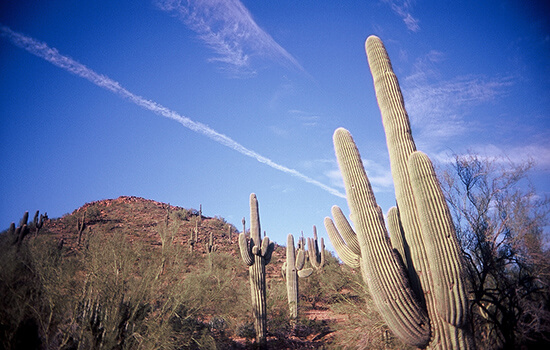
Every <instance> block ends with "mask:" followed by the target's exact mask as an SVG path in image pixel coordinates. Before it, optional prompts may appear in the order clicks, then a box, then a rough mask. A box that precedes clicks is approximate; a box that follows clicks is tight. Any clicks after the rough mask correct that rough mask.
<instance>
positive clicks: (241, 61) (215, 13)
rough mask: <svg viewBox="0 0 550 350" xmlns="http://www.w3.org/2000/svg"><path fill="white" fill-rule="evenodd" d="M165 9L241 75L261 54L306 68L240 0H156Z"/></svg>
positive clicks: (249, 70)
mask: <svg viewBox="0 0 550 350" xmlns="http://www.w3.org/2000/svg"><path fill="white" fill-rule="evenodd" d="M155 2H156V5H157V6H158V8H159V9H161V10H162V11H165V12H167V13H170V14H172V15H174V16H176V17H177V18H179V19H180V20H181V21H182V22H183V23H185V24H186V25H187V26H188V27H189V28H190V29H191V30H193V31H194V32H196V33H197V34H198V36H199V38H200V39H201V40H203V41H204V43H205V44H206V45H207V46H208V47H210V48H211V49H212V50H213V51H214V53H215V56H214V57H212V58H210V59H209V61H212V62H219V63H222V65H223V66H224V67H225V68H226V69H228V70H229V71H231V72H232V73H239V74H241V75H242V74H254V73H255V72H254V69H253V67H252V66H251V57H253V56H262V57H267V58H269V59H271V60H274V61H277V62H279V63H280V64H283V65H286V66H291V67H293V68H296V69H298V70H300V71H304V69H303V67H302V66H301V65H300V63H299V62H298V61H297V60H296V59H295V58H294V57H293V56H292V55H291V54H290V53H288V52H287V51H286V50H285V49H284V48H283V47H281V45H279V44H278V43H277V42H276V41H275V40H274V39H273V38H272V37H271V36H270V35H269V34H268V33H266V32H265V31H264V30H263V29H261V28H260V27H259V26H258V24H257V23H256V22H255V21H254V19H253V18H252V15H251V14H250V12H249V11H248V9H247V8H246V7H245V6H244V5H243V4H242V3H241V2H240V1H239V0H189V1H182V0H156V1H155Z"/></svg>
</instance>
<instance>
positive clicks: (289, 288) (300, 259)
mask: <svg viewBox="0 0 550 350" xmlns="http://www.w3.org/2000/svg"><path fill="white" fill-rule="evenodd" d="M301 240H302V239H299V240H298V241H299V242H300V241H301ZM286 243H287V244H286V261H285V262H284V263H283V266H282V270H283V271H282V272H283V278H284V279H285V281H286V292H287V296H288V308H289V310H290V320H291V322H293V323H294V322H295V321H296V320H297V319H298V277H301V278H305V277H309V276H310V275H311V273H312V272H313V269H312V268H310V267H309V268H304V266H305V262H306V252H305V251H304V249H302V248H301V247H300V244H298V249H295V248H294V236H292V234H288V236H287V240H286Z"/></svg>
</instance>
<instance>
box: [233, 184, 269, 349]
mask: <svg viewBox="0 0 550 350" xmlns="http://www.w3.org/2000/svg"><path fill="white" fill-rule="evenodd" d="M243 223H244V219H243ZM260 232H261V230H260V213H259V210H258V199H257V198H256V195H255V194H254V193H251V194H250V238H247V237H246V235H245V233H244V232H243V233H241V234H240V235H239V248H240V251H241V257H242V259H243V261H244V263H245V264H246V265H247V266H248V267H249V268H248V271H249V278H250V294H251V299H252V312H253V314H254V328H255V330H256V344H257V345H258V346H259V347H260V348H262V347H265V345H266V335H267V334H266V333H267V311H266V283H265V265H267V264H269V262H270V261H271V254H272V253H273V249H274V248H275V245H274V244H273V243H272V242H270V241H269V238H268V237H264V239H263V240H260V235H261V233H260Z"/></svg>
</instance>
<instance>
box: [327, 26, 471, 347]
mask: <svg viewBox="0 0 550 350" xmlns="http://www.w3.org/2000/svg"><path fill="white" fill-rule="evenodd" d="M365 49H366V52H367V57H368V61H369V65H370V68H371V72H372V75H373V80H374V86H375V90H376V96H377V100H378V105H379V107H380V111H381V114H382V120H383V124H384V129H385V131H386V141H387V144H388V150H389V154H390V163H391V169H392V175H393V179H394V184H395V192H396V199H397V208H392V209H391V210H390V212H389V213H388V220H389V228H390V233H391V241H390V239H389V237H388V233H387V231H386V228H385V224H384V219H383V215H382V210H381V208H380V207H379V206H378V205H377V204H376V200H375V198H374V194H373V192H372V188H371V186H370V183H369V180H368V178H367V175H366V172H365V169H364V167H363V164H362V162H361V156H360V155H359V151H358V150H357V147H356V146H355V143H354V141H353V139H352V137H351V135H350V134H349V132H348V131H347V130H345V129H342V128H340V129H337V130H336V131H335V133H334V147H335V152H336V156H337V158H338V163H339V165H340V170H341V172H342V175H343V178H344V183H345V186H346V195H347V199H348V205H349V207H350V211H351V217H352V219H353V223H354V226H355V230H356V231H357V234H355V231H354V230H353V229H352V228H351V226H350V225H349V223H347V220H346V219H345V217H344V215H343V214H342V212H341V210H340V209H339V208H337V207H333V209H332V214H333V217H334V221H335V222H336V225H334V223H333V222H332V220H330V219H329V218H326V219H325V226H326V228H327V231H328V233H329V236H330V239H331V241H332V243H333V245H334V247H335V249H336V250H337V252H338V254H339V256H340V257H341V258H342V260H343V261H344V262H346V263H349V264H350V265H351V266H354V267H357V266H359V267H360V268H361V272H362V275H363V279H364V280H365V282H366V284H367V285H368V287H369V290H370V292H371V296H372V298H373V301H374V303H375V305H376V306H377V308H378V310H379V312H380V313H381V315H382V317H383V318H384V319H385V321H386V323H387V324H388V326H389V327H390V329H391V330H392V331H393V332H394V333H395V335H396V336H398V337H399V338H400V339H401V340H403V341H404V342H406V343H408V344H410V345H413V346H416V347H419V348H430V349H472V348H473V341H472V337H471V334H470V332H469V331H468V326H467V321H468V298H467V295H466V292H465V285H464V266H463V263H462V260H461V256H460V251H459V247H458V243H457V239H456V234H455V232H454V226H453V223H452V218H451V216H450V213H449V210H448V207H447V205H446V202H445V199H444V196H443V193H442V191H441V188H440V186H439V183H438V181H437V178H436V175H435V171H434V169H433V166H432V163H431V161H430V160H429V158H428V157H427V156H426V155H425V154H423V153H421V152H418V151H416V146H415V144H414V140H413V138H412V134H411V130H410V123H409V119H408V116H407V112H406V110H405V107H404V101H403V97H402V95H401V91H400V88H399V84H398V82H397V78H396V76H395V74H394V73H393V70H392V67H391V63H390V60H389V57H388V54H387V52H386V50H385V48H384V45H383V44H382V42H381V41H380V39H379V38H377V37H375V36H371V37H369V38H368V39H367V41H366V43H365ZM392 245H393V247H392ZM393 248H395V250H394V249H393ZM396 252H397V253H396Z"/></svg>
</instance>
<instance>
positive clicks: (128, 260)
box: [0, 197, 404, 349]
mask: <svg viewBox="0 0 550 350" xmlns="http://www.w3.org/2000/svg"><path fill="white" fill-rule="evenodd" d="M237 231H238V230H237V228H236V226H234V225H232V224H230V223H227V222H226V221H225V220H224V219H223V218H219V217H214V218H211V217H206V216H203V215H202V213H201V212H200V211H197V210H195V209H184V208H180V207H175V206H170V205H168V204H164V203H159V202H155V201H152V200H146V199H143V198H137V197H120V198H117V199H112V200H102V201H97V202H93V203H88V204H85V205H84V206H82V207H81V208H78V209H76V210H75V211H74V212H72V213H70V214H66V215H64V216H63V217H61V218H56V219H46V220H44V223H43V225H37V224H36V223H35V222H30V223H29V224H28V226H27V231H26V232H25V233H26V234H25V235H21V234H20V232H19V234H17V233H15V232H12V230H7V231H5V232H3V233H2V234H0V260H1V261H0V295H1V296H2V297H1V298H0V349H99V348H101V349H248V348H253V347H254V336H255V335H254V320H253V318H252V311H251V304H250V288H249V280H248V268H247V267H246V266H245V265H244V264H243V262H242V260H241V258H240V253H239V247H238V243H237V240H238V232H237ZM241 231H242V229H241ZM284 261H285V249H284V247H282V246H279V245H276V247H275V250H274V252H273V257H272V260H271V263H270V264H269V265H267V267H266V269H267V301H268V343H267V344H268V348H273V349H360V348H368V349H377V348H384V349H391V348H404V346H403V345H402V344H400V343H398V341H397V340H395V339H394V338H393V337H392V336H391V335H390V333H389V332H388V330H387V327H386V326H385V325H384V324H383V322H382V321H381V320H380V317H379V316H378V314H377V313H376V312H375V311H374V309H373V308H372V307H371V303H370V298H369V297H368V295H366V293H365V291H364V289H363V287H362V282H361V277H360V275H359V274H358V273H357V272H356V271H354V270H352V269H350V268H348V267H346V266H344V265H341V264H340V263H339V262H338V260H337V259H336V258H334V257H333V256H332V255H330V254H327V259H326V262H325V266H324V268H323V270H322V272H320V273H318V272H315V273H313V274H312V275H311V276H310V277H308V278H304V279H300V282H299V283H300V295H299V319H298V321H297V322H291V320H290V318H289V307H288V303H287V295H286V287H285V282H284V280H283V278H282V275H281V267H282V265H283V262H284ZM307 264H309V262H308V263H307Z"/></svg>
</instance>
